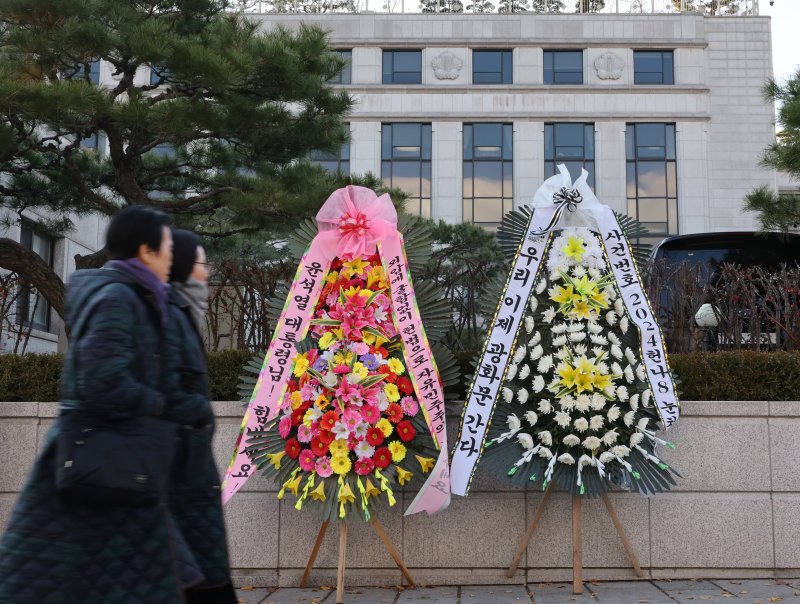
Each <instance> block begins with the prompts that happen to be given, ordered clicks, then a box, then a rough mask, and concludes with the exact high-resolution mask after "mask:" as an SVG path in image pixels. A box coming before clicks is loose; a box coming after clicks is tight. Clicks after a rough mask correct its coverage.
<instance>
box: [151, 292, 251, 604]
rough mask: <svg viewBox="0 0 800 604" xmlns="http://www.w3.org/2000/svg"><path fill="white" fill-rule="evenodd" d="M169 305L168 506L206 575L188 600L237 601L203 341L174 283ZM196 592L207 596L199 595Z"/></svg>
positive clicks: (224, 603)
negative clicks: (173, 435)
mask: <svg viewBox="0 0 800 604" xmlns="http://www.w3.org/2000/svg"><path fill="white" fill-rule="evenodd" d="M168 308H169V321H168V323H167V328H166V346H165V350H164V370H165V383H164V384H163V388H162V390H163V392H164V395H165V414H166V415H167V416H168V417H170V418H171V419H173V420H174V421H175V422H177V423H178V424H180V425H181V427H180V429H179V431H178V435H179V438H178V450H177V453H176V463H175V466H174V473H173V480H172V482H171V488H170V492H169V509H170V512H171V513H172V516H173V518H174V519H175V522H176V523H177V525H178V527H179V528H180V531H181V533H182V535H183V538H184V539H185V540H186V543H187V544H188V546H189V548H190V549H191V551H192V553H193V555H194V557H195V559H196V560H197V562H198V563H199V565H200V568H201V570H202V572H203V575H205V581H204V582H203V583H201V584H199V585H197V586H195V587H194V588H193V589H192V590H191V591H190V594H189V595H190V601H209V602H210V601H213V602H215V604H228V603H229V602H232V603H234V604H235V602H236V597H235V594H234V591H233V588H232V587H231V586H230V581H231V578H230V571H229V562H228V547H227V543H226V539H225V524H224V518H223V514H222V502H221V499H220V479H219V472H218V471H217V467H216V464H215V463H214V457H213V452H212V448H211V439H212V437H213V435H214V414H213V412H212V410H211V405H210V403H209V387H208V372H207V368H206V358H205V352H204V350H203V343H202V340H201V339H200V334H199V332H198V330H197V329H196V328H195V325H194V322H193V321H192V318H191V315H190V312H189V304H188V302H186V300H185V299H184V298H183V297H182V296H181V294H180V293H178V292H177V291H176V290H175V289H174V288H173V289H172V290H171V291H170V295H169V306H168ZM201 592H202V593H201ZM198 595H202V596H203V597H204V598H205V599H202V600H201V599H198V598H197V597H196V596H198ZM212 596H213V598H212Z"/></svg>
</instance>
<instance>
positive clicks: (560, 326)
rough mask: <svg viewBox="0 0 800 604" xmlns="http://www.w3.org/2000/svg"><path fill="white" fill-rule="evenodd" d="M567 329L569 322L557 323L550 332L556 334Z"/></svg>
mask: <svg viewBox="0 0 800 604" xmlns="http://www.w3.org/2000/svg"><path fill="white" fill-rule="evenodd" d="M565 331H567V324H566V323H557V324H556V325H553V327H552V329H550V333H554V334H556V335H559V334H562V333H564V332H565Z"/></svg>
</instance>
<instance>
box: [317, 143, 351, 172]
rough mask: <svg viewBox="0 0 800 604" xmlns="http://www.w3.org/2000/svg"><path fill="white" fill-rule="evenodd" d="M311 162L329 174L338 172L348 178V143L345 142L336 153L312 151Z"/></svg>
mask: <svg viewBox="0 0 800 604" xmlns="http://www.w3.org/2000/svg"><path fill="white" fill-rule="evenodd" d="M309 158H310V159H311V161H312V162H313V163H315V164H318V165H320V166H322V167H323V168H325V169H326V170H327V171H328V172H330V173H331V174H336V173H337V172H340V173H341V174H344V175H345V176H350V141H345V142H344V143H342V146H341V147H339V150H338V151H337V152H336V153H329V152H327V151H312V152H311V155H310V156H309Z"/></svg>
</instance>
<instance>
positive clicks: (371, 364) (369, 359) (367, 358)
mask: <svg viewBox="0 0 800 604" xmlns="http://www.w3.org/2000/svg"><path fill="white" fill-rule="evenodd" d="M360 360H361V362H362V363H363V364H364V367H366V368H367V369H369V370H370V371H375V370H376V369H377V368H378V367H380V363H378V359H377V358H376V357H375V355H374V354H372V353H369V354H363V355H361V357H360Z"/></svg>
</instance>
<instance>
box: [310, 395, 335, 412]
mask: <svg viewBox="0 0 800 604" xmlns="http://www.w3.org/2000/svg"><path fill="white" fill-rule="evenodd" d="M330 404H331V402H330V401H329V400H328V397H327V396H325V395H324V394H320V395H319V396H318V397H317V400H315V401H314V405H315V406H316V407H318V408H319V409H322V410H323V411H324V410H325V409H327V407H328V405H330Z"/></svg>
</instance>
